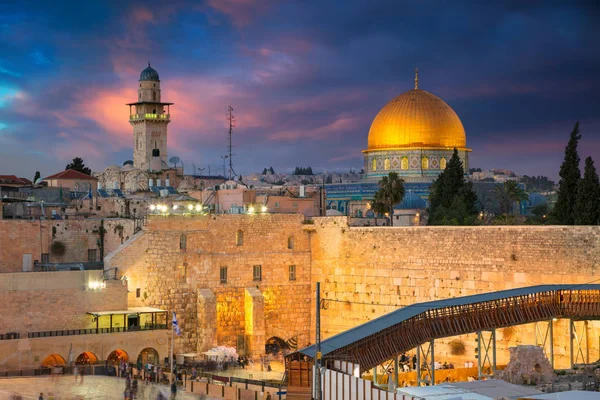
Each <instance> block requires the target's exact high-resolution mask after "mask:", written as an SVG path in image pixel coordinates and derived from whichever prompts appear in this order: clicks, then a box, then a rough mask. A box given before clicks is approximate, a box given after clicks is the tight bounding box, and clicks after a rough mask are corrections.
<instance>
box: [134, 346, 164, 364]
mask: <svg viewBox="0 0 600 400" xmlns="http://www.w3.org/2000/svg"><path fill="white" fill-rule="evenodd" d="M137 362H138V363H140V362H141V363H142V364H157V363H159V362H160V359H159V358H158V351H156V349H154V348H152V347H146V348H145V349H144V350H142V351H141V352H140V354H139V355H138V358H137Z"/></svg>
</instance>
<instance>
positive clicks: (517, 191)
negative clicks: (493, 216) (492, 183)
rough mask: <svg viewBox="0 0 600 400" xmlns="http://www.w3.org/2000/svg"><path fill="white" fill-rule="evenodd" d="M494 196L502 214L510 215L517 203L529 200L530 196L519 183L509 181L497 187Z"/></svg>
mask: <svg viewBox="0 0 600 400" xmlns="http://www.w3.org/2000/svg"><path fill="white" fill-rule="evenodd" d="M494 194H495V195H496V199H497V200H498V203H499V204H500V213H501V214H508V213H510V212H512V209H513V206H514V204H515V203H516V202H519V203H520V202H522V201H527V200H529V195H528V194H527V193H525V191H524V190H523V189H521V187H520V186H519V183H518V182H517V181H511V180H508V181H506V182H504V184H502V185H500V184H498V185H496V187H495V188H494Z"/></svg>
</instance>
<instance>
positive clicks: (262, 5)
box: [207, 0, 272, 28]
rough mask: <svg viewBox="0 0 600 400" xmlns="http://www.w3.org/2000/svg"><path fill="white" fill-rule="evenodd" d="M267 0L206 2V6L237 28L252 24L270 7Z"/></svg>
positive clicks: (216, 0) (214, 0)
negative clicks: (227, 19) (224, 16)
mask: <svg viewBox="0 0 600 400" xmlns="http://www.w3.org/2000/svg"><path fill="white" fill-rule="evenodd" d="M271 3H272V1H269V0H260V1H259V0H208V2H207V4H208V6H209V7H211V8H212V9H214V10H216V11H217V12H219V13H221V14H224V15H226V16H227V17H229V19H230V20H231V22H232V23H233V25H235V26H237V27H238V28H241V27H244V26H246V25H248V24H250V22H252V21H253V20H254V19H255V18H256V17H257V16H259V15H262V14H263V13H264V12H265V11H266V10H267V9H268V8H269V6H270V5H271Z"/></svg>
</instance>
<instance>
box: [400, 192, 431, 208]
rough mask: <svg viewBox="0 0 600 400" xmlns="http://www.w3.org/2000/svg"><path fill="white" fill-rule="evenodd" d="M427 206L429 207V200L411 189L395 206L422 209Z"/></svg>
mask: <svg viewBox="0 0 600 400" xmlns="http://www.w3.org/2000/svg"><path fill="white" fill-rule="evenodd" d="M425 208H427V202H426V201H425V200H423V199H422V198H421V197H420V196H419V195H417V194H415V193H413V192H411V191H408V192H406V193H405V194H404V198H403V199H402V203H400V204H398V205H396V206H395V207H394V209H395V210H422V209H425Z"/></svg>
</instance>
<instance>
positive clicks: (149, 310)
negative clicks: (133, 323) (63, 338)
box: [87, 307, 168, 317]
mask: <svg viewBox="0 0 600 400" xmlns="http://www.w3.org/2000/svg"><path fill="white" fill-rule="evenodd" d="M166 312H168V311H167V310H161V309H160V308H154V307H131V308H128V309H127V310H115V311H88V312H87V314H89V315H93V316H94V317H101V316H103V315H128V314H153V313H166Z"/></svg>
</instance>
